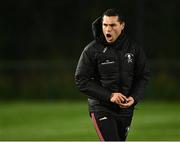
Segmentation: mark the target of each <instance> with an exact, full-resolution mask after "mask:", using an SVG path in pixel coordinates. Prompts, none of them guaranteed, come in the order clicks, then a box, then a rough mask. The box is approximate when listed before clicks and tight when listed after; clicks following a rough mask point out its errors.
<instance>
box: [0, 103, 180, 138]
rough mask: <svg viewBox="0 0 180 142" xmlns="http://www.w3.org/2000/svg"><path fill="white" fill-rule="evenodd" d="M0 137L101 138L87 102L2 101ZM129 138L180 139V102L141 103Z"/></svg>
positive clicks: (0, 108)
mask: <svg viewBox="0 0 180 142" xmlns="http://www.w3.org/2000/svg"><path fill="white" fill-rule="evenodd" d="M0 140H62V141H65V140H69V141H71V140H79V141H80V140H98V138H97V135H96V133H95V130H94V127H93V125H92V122H91V119H90V118H89V117H88V111H87V104H86V102H74V103H72V102H56V103H48V102H37V103H32V102H31V103H30V102H29V103H27V102H26V103H25V102H16V103H2V102H1V104H0ZM128 140H136V141H137V140H170V141H172V140H180V103H178V102H176V103H168V102H166V103H165V102H144V103H141V104H140V105H138V106H137V109H136V110H135V115H134V118H133V123H132V127H131V130H130V133H129V136H128Z"/></svg>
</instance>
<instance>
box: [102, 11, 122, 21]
mask: <svg viewBox="0 0 180 142" xmlns="http://www.w3.org/2000/svg"><path fill="white" fill-rule="evenodd" d="M104 16H118V21H119V22H125V18H124V16H123V14H122V13H121V12H120V11H119V10H118V9H115V8H110V9H107V10H106V11H105V12H104V13H103V15H102V18H103V17H104Z"/></svg>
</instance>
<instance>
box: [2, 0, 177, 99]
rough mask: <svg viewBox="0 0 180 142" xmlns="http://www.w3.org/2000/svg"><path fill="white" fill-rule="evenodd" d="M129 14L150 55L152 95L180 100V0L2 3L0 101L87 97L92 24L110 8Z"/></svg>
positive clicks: (148, 92) (130, 28) (133, 31)
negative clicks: (80, 76) (83, 60)
mask: <svg viewBox="0 0 180 142" xmlns="http://www.w3.org/2000/svg"><path fill="white" fill-rule="evenodd" d="M112 7H115V8H118V9H120V10H121V11H123V13H124V15H125V16H126V19H127V23H126V28H127V30H128V34H129V35H130V36H131V37H132V38H133V39H136V40H137V41H138V42H139V43H140V44H141V45H143V48H144V50H145V52H146V54H147V57H148V59H149V60H148V61H149V65H150V69H151V79H150V82H149V84H148V87H147V90H146V95H145V98H146V99H153V100H154V99H165V100H178V99H180V94H179V92H180V88H179V84H180V80H179V78H180V76H179V75H180V73H179V71H180V64H179V61H180V56H179V54H180V48H179V47H180V26H179V25H180V12H179V7H180V1H179V0H173V1H168V0H157V1H152V0H144V1H143V0H134V1H132V0H111V1H110V0H76V1H72V0H71V1H70V0H66V1H61V0H51V1H50V0H43V1H42V0H6V1H1V2H0V24H1V26H0V100H6V101H8V100H49V101H56V100H79V99H85V96H83V95H82V94H81V93H80V92H79V91H78V90H77V88H76V86H75V84H74V72H75V68H76V65H77V62H78V59H79V56H80V54H81V51H82V50H83V48H84V47H85V46H86V45H87V44H88V43H89V42H90V41H91V40H93V36H92V32H91V23H92V22H93V20H95V19H96V18H97V17H98V16H100V15H101V14H102V13H103V12H104V11H105V10H106V9H107V8H112Z"/></svg>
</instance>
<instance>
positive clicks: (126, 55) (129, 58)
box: [125, 53, 134, 63]
mask: <svg viewBox="0 0 180 142" xmlns="http://www.w3.org/2000/svg"><path fill="white" fill-rule="evenodd" d="M132 57H134V55H133V54H132V53H126V54H125V58H127V62H128V63H132V62H133V59H132Z"/></svg>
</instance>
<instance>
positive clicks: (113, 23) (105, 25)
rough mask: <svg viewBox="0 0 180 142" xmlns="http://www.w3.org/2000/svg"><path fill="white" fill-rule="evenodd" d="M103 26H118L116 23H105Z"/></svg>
mask: <svg viewBox="0 0 180 142" xmlns="http://www.w3.org/2000/svg"><path fill="white" fill-rule="evenodd" d="M103 25H105V26H107V25H109V26H111V27H112V26H115V25H116V24H115V23H113V24H106V23H103Z"/></svg>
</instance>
